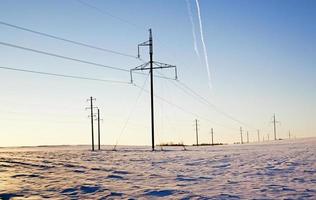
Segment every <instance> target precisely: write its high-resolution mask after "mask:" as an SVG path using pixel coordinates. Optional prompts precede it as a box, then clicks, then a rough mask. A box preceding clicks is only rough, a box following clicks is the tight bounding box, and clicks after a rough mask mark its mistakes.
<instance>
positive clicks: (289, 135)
mask: <svg viewBox="0 0 316 200" xmlns="http://www.w3.org/2000/svg"><path fill="white" fill-rule="evenodd" d="M290 139H291V131H289V140H290Z"/></svg>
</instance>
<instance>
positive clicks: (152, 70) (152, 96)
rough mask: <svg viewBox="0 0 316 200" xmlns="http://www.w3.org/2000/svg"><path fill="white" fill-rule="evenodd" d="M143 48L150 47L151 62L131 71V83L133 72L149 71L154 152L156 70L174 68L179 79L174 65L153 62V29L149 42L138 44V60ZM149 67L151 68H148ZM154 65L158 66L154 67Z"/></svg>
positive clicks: (152, 145)
mask: <svg viewBox="0 0 316 200" xmlns="http://www.w3.org/2000/svg"><path fill="white" fill-rule="evenodd" d="M142 46H148V47H149V59H150V60H149V62H146V63H144V64H142V65H140V66H138V67H136V68H134V69H131V70H130V75H131V83H133V75H132V74H133V73H132V72H133V71H137V70H141V71H143V70H149V74H150V107H151V147H152V150H153V151H154V150H155V120H154V75H153V73H154V69H165V68H174V70H175V79H177V67H176V66H174V65H169V64H165V63H160V62H156V61H154V60H153V54H154V51H153V46H154V45H153V37H152V32H151V29H149V40H148V41H146V42H143V43H141V44H138V58H140V54H139V47H142ZM148 65H149V67H147V66H148ZM153 65H156V66H155V67H153Z"/></svg>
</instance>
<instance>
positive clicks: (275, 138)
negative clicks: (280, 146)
mask: <svg viewBox="0 0 316 200" xmlns="http://www.w3.org/2000/svg"><path fill="white" fill-rule="evenodd" d="M272 122H273V130H274V140H277V131H276V123H279V121H276V120H275V114H274V115H273V121H272Z"/></svg>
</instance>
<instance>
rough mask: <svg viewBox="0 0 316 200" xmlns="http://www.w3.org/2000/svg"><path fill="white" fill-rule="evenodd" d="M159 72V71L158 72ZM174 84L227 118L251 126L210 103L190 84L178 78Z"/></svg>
mask: <svg viewBox="0 0 316 200" xmlns="http://www.w3.org/2000/svg"><path fill="white" fill-rule="evenodd" d="M158 73H159V72H158ZM159 74H160V75H162V76H163V74H162V73H159ZM170 82H171V83H172V84H173V85H174V86H176V87H177V88H178V89H180V90H182V91H183V92H184V93H186V94H187V95H189V96H191V97H193V98H195V99H197V100H198V101H199V102H201V103H202V104H204V105H206V106H209V107H212V108H213V109H214V110H215V111H216V112H218V113H220V114H222V115H224V116H226V117H227V118H229V119H231V120H233V121H235V122H237V123H238V124H242V125H244V126H247V127H249V126H248V125H247V124H245V123H243V122H241V121H240V120H238V119H236V118H234V117H232V116H231V115H229V114H227V113H226V112H224V111H222V110H221V109H219V108H218V107H217V106H216V105H214V104H212V103H210V102H209V101H208V100H207V99H206V98H205V97H203V96H202V95H199V94H198V93H197V92H195V91H194V90H193V89H191V88H190V87H189V86H187V85H186V84H184V83H183V82H182V81H179V80H177V81H176V82H174V81H170ZM177 83H179V84H181V86H182V87H180V86H179V85H178V84H177Z"/></svg>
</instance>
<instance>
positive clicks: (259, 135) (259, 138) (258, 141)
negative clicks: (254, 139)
mask: <svg viewBox="0 0 316 200" xmlns="http://www.w3.org/2000/svg"><path fill="white" fill-rule="evenodd" d="M257 133H258V142H260V132H259V130H257Z"/></svg>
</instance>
